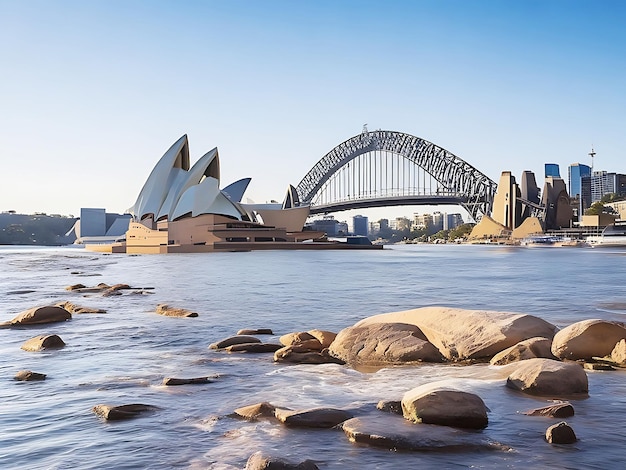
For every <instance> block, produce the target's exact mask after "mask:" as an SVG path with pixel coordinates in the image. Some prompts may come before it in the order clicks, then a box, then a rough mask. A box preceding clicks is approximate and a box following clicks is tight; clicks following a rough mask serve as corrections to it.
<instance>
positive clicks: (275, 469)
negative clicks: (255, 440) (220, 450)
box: [245, 452, 319, 470]
mask: <svg viewBox="0 0 626 470" xmlns="http://www.w3.org/2000/svg"><path fill="white" fill-rule="evenodd" d="M245 470H319V467H318V466H317V465H315V463H314V462H313V461H312V460H305V461H303V462H300V463H298V464H295V463H291V462H288V461H287V460H284V459H281V458H278V457H270V456H268V455H263V454H262V453H261V452H255V453H254V454H252V455H251V456H250V458H249V459H248V462H247V463H246V468H245Z"/></svg>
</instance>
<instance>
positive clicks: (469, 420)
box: [402, 384, 488, 429]
mask: <svg viewBox="0 0 626 470" xmlns="http://www.w3.org/2000/svg"><path fill="white" fill-rule="evenodd" d="M402 411H403V415H404V417H405V418H406V419H408V420H410V421H413V422H415V423H426V424H439V425H443V426H453V427H458V428H471V429H482V428H485V427H487V423H488V420H487V407H486V406H485V403H484V402H483V400H482V399H481V398H480V397H479V396H478V395H475V394H473V393H468V392H462V391H459V390H451V389H447V388H441V387H439V386H437V385H436V384H435V385H432V384H427V385H422V386H419V387H416V388H414V389H412V390H409V391H408V392H406V393H405V394H404V396H403V397H402Z"/></svg>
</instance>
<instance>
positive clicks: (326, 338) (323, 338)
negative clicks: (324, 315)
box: [307, 330, 337, 348]
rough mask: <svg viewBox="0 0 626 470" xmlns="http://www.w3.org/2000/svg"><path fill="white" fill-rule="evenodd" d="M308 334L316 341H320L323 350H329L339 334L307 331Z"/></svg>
mask: <svg viewBox="0 0 626 470" xmlns="http://www.w3.org/2000/svg"><path fill="white" fill-rule="evenodd" d="M307 333H308V334H310V335H311V336H313V337H314V338H315V339H316V340H318V341H319V342H320V344H321V345H322V348H328V347H329V346H330V344H331V343H332V342H333V341H334V340H335V337H336V336H337V333H333V332H332V331H324V330H309V331H307Z"/></svg>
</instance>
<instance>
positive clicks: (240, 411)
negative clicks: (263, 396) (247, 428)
mask: <svg viewBox="0 0 626 470" xmlns="http://www.w3.org/2000/svg"><path fill="white" fill-rule="evenodd" d="M275 410H276V407H275V406H274V405H272V404H271V403H268V402H266V401H264V402H262V403H256V404H254V405H248V406H243V407H241V408H237V409H236V410H235V411H234V413H235V415H236V416H237V417H239V418H243V419H247V420H249V421H254V420H257V419H259V418H273V417H274V411H275Z"/></svg>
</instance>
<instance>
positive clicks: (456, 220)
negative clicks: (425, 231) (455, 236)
mask: <svg viewBox="0 0 626 470" xmlns="http://www.w3.org/2000/svg"><path fill="white" fill-rule="evenodd" d="M463 223H464V222H463V217H462V216H461V214H458V213H457V214H446V213H444V214H443V230H453V229H455V228H457V227H458V226H460V225H463Z"/></svg>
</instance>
